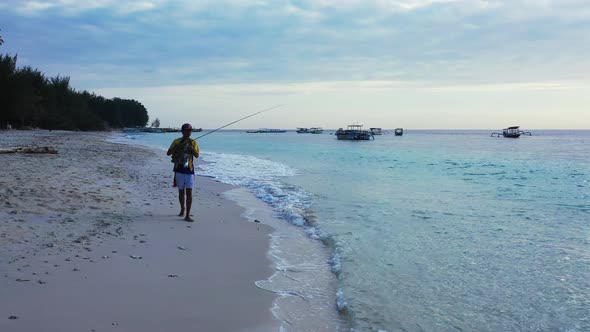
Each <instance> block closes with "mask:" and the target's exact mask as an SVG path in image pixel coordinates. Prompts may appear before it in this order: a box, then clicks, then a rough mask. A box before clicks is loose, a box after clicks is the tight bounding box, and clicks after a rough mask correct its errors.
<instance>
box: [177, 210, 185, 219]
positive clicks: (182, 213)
mask: <svg viewBox="0 0 590 332" xmlns="http://www.w3.org/2000/svg"><path fill="white" fill-rule="evenodd" d="M178 216H179V217H182V216H184V209H182V210H180V213H179V214H178Z"/></svg>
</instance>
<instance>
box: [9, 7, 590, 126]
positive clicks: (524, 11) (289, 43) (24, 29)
mask: <svg viewBox="0 0 590 332" xmlns="http://www.w3.org/2000/svg"><path fill="white" fill-rule="evenodd" d="M1 5H4V7H5V8H4V9H3V10H1V11H0V22H1V23H0V24H1V26H0V28H2V36H3V38H4V39H5V41H6V43H5V44H4V45H3V46H2V51H3V52H8V53H13V54H14V53H18V54H19V62H20V64H21V65H31V66H33V67H38V68H39V69H40V70H42V71H44V72H47V73H48V74H50V75H56V74H62V75H63V74H66V75H70V76H71V77H72V84H73V85H74V86H76V87H77V88H79V89H89V90H104V91H115V90H116V91H121V93H123V92H125V91H127V92H129V93H137V94H138V98H139V96H142V98H146V100H148V102H149V101H150V100H154V98H156V97H155V96H159V97H158V98H160V99H158V100H160V102H154V103H153V104H151V107H152V109H151V111H152V112H157V110H159V109H161V108H162V107H164V104H165V103H164V102H161V100H162V99H163V98H166V97H165V96H164V95H166V94H168V95H170V96H176V95H175V94H174V91H185V90H184V89H183V88H182V87H187V89H189V90H186V91H185V92H186V93H188V94H190V93H201V92H202V91H206V92H203V95H202V98H201V99H190V98H189V99H183V100H184V102H183V103H184V104H186V103H201V105H205V104H207V105H209V106H210V107H214V104H213V103H209V102H206V100H207V98H211V99H214V100H216V102H217V103H219V102H220V100H223V99H224V98H235V99H236V100H240V102H239V103H237V104H239V105H240V106H243V105H246V104H248V103H251V104H252V105H258V104H261V103H262V104H264V103H266V102H262V100H264V101H266V99H267V97H268V98H271V99H272V98H279V97H280V98H311V99H312V100H315V101H316V102H317V103H318V105H322V107H321V108H319V107H317V106H309V105H306V106H305V107H308V108H310V109H316V110H318V111H319V110H320V109H321V110H322V112H328V111H326V109H327V108H330V107H338V108H339V109H347V108H346V107H347V106H346V105H333V104H330V102H328V101H327V99H326V98H327V97H326V96H331V97H334V98H339V99H342V100H347V101H348V103H349V104H355V101H354V100H348V97H347V96H356V97H357V98H360V99H359V100H363V102H364V103H369V104H371V107H372V108H378V107H377V106H378V105H377V106H375V105H374V104H373V103H372V101H375V100H378V101H379V102H381V103H383V105H388V106H387V107H384V108H405V109H413V108H412V103H415V104H416V105H424V106H421V107H423V108H426V105H431V106H432V107H442V106H441V105H440V104H441V102H437V103H435V102H434V101H433V100H437V98H440V100H442V102H446V103H449V104H450V105H451V104H452V105H453V107H455V108H456V109H461V108H462V107H465V108H467V107H468V106H467V105H465V106H461V105H456V104H454V103H453V102H452V100H450V99H446V98H445V97H442V96H443V95H446V96H454V97H457V98H459V96H460V94H461V93H463V94H469V95H470V96H474V95H476V94H482V96H483V99H476V98H473V99H472V100H464V101H465V102H466V103H467V102H473V103H483V101H484V100H485V102H486V103H491V104H490V105H494V103H495V104H496V105H499V104H500V102H499V100H500V99H501V98H500V97H498V98H495V99H494V98H490V99H486V98H487V97H488V96H491V95H494V94H495V95H496V96H500V95H503V94H519V93H521V94H523V95H527V96H529V97H530V98H533V97H531V96H532V95H533V94H535V93H538V94H542V93H545V92H547V91H550V94H551V95H552V96H554V97H555V98H561V97H562V96H566V95H567V96H568V97H572V96H575V95H576V93H579V92H580V91H582V90H584V88H583V87H585V86H588V79H587V77H586V76H587V74H586V73H588V72H590V62H588V61H587V59H588V58H589V57H590V34H589V33H588V31H590V3H588V2H587V1H580V0H563V1H552V0H544V1H531V0H513V1H502V0H422V1H420V0H362V1H361V0H254V1H245V0H203V1H189V0H175V1H172V0H143V1H115V0H104V1H98V0H89V1H74V0H36V1H8V2H3V3H2V4H0V6H1ZM195 87H200V88H199V89H196V88H195ZM125 88H129V89H130V90H121V89H125ZM209 88H210V89H212V90H208V89H209ZM109 89H115V90H109ZM195 89H196V90H195ZM146 91H151V92H150V93H145V92H146ZM564 91H567V93H565V92H564ZM570 92H571V95H568V93H570ZM318 94H324V97H320V96H319V95H318ZM406 95H408V96H415V98H414V97H412V98H410V97H408V98H406V97H405V96H406ZM214 96H216V97H214ZM224 96H225V97H224ZM342 96H344V97H342ZM388 96H395V98H397V99H399V100H403V101H405V102H401V103H400V104H395V103H393V104H392V101H391V100H390V99H389V98H388ZM419 96H421V97H419ZM435 96H436V97H437V98H434V97H435ZM177 98H180V97H177ZM183 98H184V97H183ZM363 98H368V99H363ZM515 98H516V97H515ZM181 99H182V98H181ZM536 99H537V100H543V98H540V97H536ZM515 100H520V99H519V98H516V99H515ZM574 100H579V101H580V102H579V103H578V104H577V105H578V106H576V107H574V106H575V105H576V104H575V103H574V104H571V103H570V101H567V104H568V105H570V104H571V105H570V106H572V107H574V108H576V110H578V111H579V110H581V109H586V108H587V107H586V108H584V105H583V104H582V101H586V99H584V98H577V99H576V98H575V97H574ZM273 101H274V100H273ZM166 102H170V103H173V101H172V100H169V98H168V99H166ZM564 103H566V102H564ZM184 104H183V105H184ZM226 104H227V103H226ZM361 104H362V103H360V104H358V106H359V107H361ZM545 104H549V103H548V102H547V101H545ZM522 105H523V107H524V106H526V107H532V106H531V105H532V104H527V103H525V102H524V101H523V104H522ZM179 107H180V108H181V109H182V107H183V106H182V105H179ZM228 107H229V106H228ZM490 107H491V106H490ZM477 108H479V109H481V110H482V112H483V111H489V109H488V106H487V104H486V105H478V106H477ZM469 109H471V110H473V109H474V108H473V107H469ZM187 111H188V110H187ZM350 111H352V108H351V109H350ZM379 114H383V113H379ZM406 115H407V116H410V114H406ZM425 118H426V119H428V117H427V116H426V117H425Z"/></svg>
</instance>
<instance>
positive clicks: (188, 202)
mask: <svg viewBox="0 0 590 332" xmlns="http://www.w3.org/2000/svg"><path fill="white" fill-rule="evenodd" d="M192 205H193V190H192V189H191V188H186V217H184V220H186V221H194V220H193V219H192V218H191V206H192Z"/></svg>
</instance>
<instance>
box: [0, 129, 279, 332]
mask: <svg viewBox="0 0 590 332" xmlns="http://www.w3.org/2000/svg"><path fill="white" fill-rule="evenodd" d="M106 137H107V135H106V134H102V133H72V132H47V131H28V132H25V131H23V132H19V131H11V132H6V131H5V132H0V138H1V139H0V148H3V147H10V146H30V145H35V146H44V145H48V146H54V147H56V148H57V149H58V150H59V154H57V155H24V154H9V155H0V165H1V167H0V331H111V330H112V331H187V330H194V331H277V330H278V329H279V322H278V321H277V320H276V319H275V318H274V317H273V315H272V313H271V311H270V307H271V305H272V302H273V299H274V295H273V294H272V293H270V292H266V291H264V290H261V289H259V288H257V287H256V286H255V284H254V282H255V281H257V280H261V279H266V278H268V277H269V276H270V275H271V274H272V270H271V261H270V259H269V257H267V252H268V247H269V233H270V231H271V229H270V227H269V226H267V225H264V224H258V223H253V222H249V221H247V220H246V219H244V218H243V217H241V214H242V213H243V209H242V208H240V207H238V206H237V205H236V204H235V203H233V202H231V201H229V200H227V199H225V198H224V196H223V195H222V193H223V192H225V191H226V190H228V189H231V187H230V186H227V185H223V184H220V183H217V182H215V181H213V180H211V179H208V178H203V177H197V181H196V182H197V188H198V189H197V193H196V196H195V198H194V202H193V218H195V220H196V222H194V223H187V222H184V221H182V219H181V218H180V217H177V216H176V214H177V213H178V210H179V209H178V202H177V199H176V195H177V194H176V189H174V188H172V187H171V182H172V172H171V163H170V162H169V158H168V157H166V156H164V155H163V154H157V153H156V152H158V153H161V152H159V151H152V150H149V149H144V148H138V147H130V146H128V145H123V144H116V143H109V142H106V141H105V140H104V139H105V138H106Z"/></svg>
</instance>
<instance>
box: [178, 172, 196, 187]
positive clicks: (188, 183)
mask: <svg viewBox="0 0 590 332" xmlns="http://www.w3.org/2000/svg"><path fill="white" fill-rule="evenodd" d="M175 174H176V185H177V186H178V190H182V189H193V187H194V185H195V175H194V174H183V173H175Z"/></svg>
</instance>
